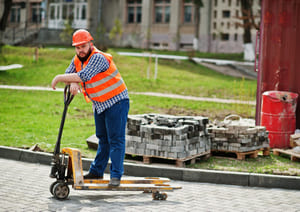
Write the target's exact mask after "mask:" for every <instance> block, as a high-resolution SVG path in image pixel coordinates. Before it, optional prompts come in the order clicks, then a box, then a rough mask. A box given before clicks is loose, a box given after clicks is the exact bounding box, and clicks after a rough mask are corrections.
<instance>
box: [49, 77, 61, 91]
mask: <svg viewBox="0 0 300 212" xmlns="http://www.w3.org/2000/svg"><path fill="white" fill-rule="evenodd" d="M59 76H60V75H57V76H55V77H54V78H53V80H52V82H51V87H52V89H53V90H56V87H55V86H56V84H57V83H58V82H59Z"/></svg>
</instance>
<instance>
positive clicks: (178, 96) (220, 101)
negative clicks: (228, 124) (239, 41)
mask: <svg viewBox="0 0 300 212" xmlns="http://www.w3.org/2000/svg"><path fill="white" fill-rule="evenodd" d="M0 89H15V90H34V91H56V92H63V91H64V89H63V88H56V90H53V89H52V88H50V87H40V86H16V85H0ZM129 94H134V95H145V96H157V97H166V98H173V99H185V100H193V101H206V102H217V103H226V104H250V105H255V104H256V102H255V101H241V100H233V99H220V98H208V97H195V96H182V95H178V94H165V93H154V92H129Z"/></svg>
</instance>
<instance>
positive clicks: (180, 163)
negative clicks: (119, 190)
mask: <svg viewBox="0 0 300 212" xmlns="http://www.w3.org/2000/svg"><path fill="white" fill-rule="evenodd" d="M126 155H131V156H139V157H142V158H143V163H144V164H151V163H152V162H153V161H154V159H162V160H161V161H163V160H165V161H169V162H174V163H175V165H176V167H185V166H186V164H187V163H189V164H195V163H196V159H197V158H200V157H201V158H208V157H210V151H207V152H203V153H201V154H197V155H193V156H190V157H186V158H166V157H161V156H153V155H135V154H130V153H126Z"/></svg>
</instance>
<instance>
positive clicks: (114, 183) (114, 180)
mask: <svg viewBox="0 0 300 212" xmlns="http://www.w3.org/2000/svg"><path fill="white" fill-rule="evenodd" d="M119 185H120V179H118V178H115V177H113V178H111V179H110V181H109V184H108V186H111V187H117V186H119Z"/></svg>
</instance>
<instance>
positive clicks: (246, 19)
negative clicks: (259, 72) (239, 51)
mask: <svg viewBox="0 0 300 212" xmlns="http://www.w3.org/2000/svg"><path fill="white" fill-rule="evenodd" d="M252 7H253V0H241V12H242V16H241V17H237V18H238V19H240V20H242V21H243V23H242V24H240V23H238V25H239V26H241V27H243V28H244V35H243V41H244V60H250V61H253V60H254V57H255V53H254V50H253V46H252V39H251V29H252V28H255V29H257V30H259V26H258V25H257V24H256V23H255V18H256V17H255V16H254V15H253V10H252Z"/></svg>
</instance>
